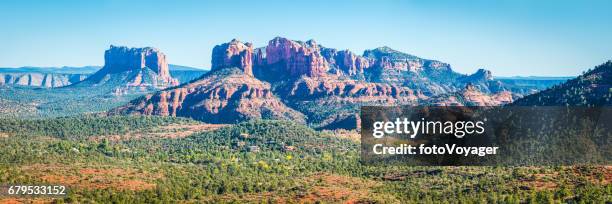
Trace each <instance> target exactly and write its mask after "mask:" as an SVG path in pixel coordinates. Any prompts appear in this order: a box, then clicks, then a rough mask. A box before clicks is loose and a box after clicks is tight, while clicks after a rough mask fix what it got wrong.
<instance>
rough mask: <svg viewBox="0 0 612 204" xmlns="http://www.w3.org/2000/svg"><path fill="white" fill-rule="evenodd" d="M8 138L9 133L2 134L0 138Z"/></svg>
mask: <svg viewBox="0 0 612 204" xmlns="http://www.w3.org/2000/svg"><path fill="white" fill-rule="evenodd" d="M8 137H9V134H8V133H4V132H0V138H8Z"/></svg>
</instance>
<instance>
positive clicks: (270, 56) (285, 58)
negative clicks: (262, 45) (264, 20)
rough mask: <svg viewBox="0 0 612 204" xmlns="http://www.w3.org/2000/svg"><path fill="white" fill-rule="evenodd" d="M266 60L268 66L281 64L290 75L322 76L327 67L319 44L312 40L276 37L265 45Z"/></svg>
mask: <svg viewBox="0 0 612 204" xmlns="http://www.w3.org/2000/svg"><path fill="white" fill-rule="evenodd" d="M266 60H267V64H268V66H272V65H276V66H282V67H283V68H284V71H286V72H287V73H288V74H289V76H290V77H299V76H301V75H306V76H309V77H318V76H324V75H325V74H326V72H327V70H328V69H329V66H328V63H327V61H326V60H325V58H323V56H322V55H321V53H320V51H319V46H318V45H317V44H316V42H314V41H313V40H310V41H307V42H306V43H300V42H296V41H292V40H289V39H287V38H281V37H276V38H274V39H272V40H271V41H270V42H269V43H268V46H267V47H266Z"/></svg>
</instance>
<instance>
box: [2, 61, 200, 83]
mask: <svg viewBox="0 0 612 204" xmlns="http://www.w3.org/2000/svg"><path fill="white" fill-rule="evenodd" d="M101 68H102V67H101V66H83V67H68V66H64V67H32V66H28V67H19V68H0V85H11V86H13V85H19V86H32V87H45V88H57V87H62V86H68V85H71V84H74V83H77V82H80V81H82V80H85V79H86V78H87V77H89V76H90V75H92V74H93V73H95V72H97V71H99V70H100V69H101ZM168 69H169V70H170V74H171V75H172V76H175V78H176V79H178V80H179V82H180V83H185V82H189V81H191V80H192V79H195V78H198V77H200V76H202V75H203V74H204V73H206V72H207V70H203V69H199V68H195V67H188V66H181V65H174V64H168Z"/></svg>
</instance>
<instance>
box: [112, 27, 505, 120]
mask: <svg viewBox="0 0 612 204" xmlns="http://www.w3.org/2000/svg"><path fill="white" fill-rule="evenodd" d="M111 50H113V48H112V47H111ZM141 51H144V52H142V53H143V54H138V53H141V52H136V54H133V53H132V52H130V49H126V48H122V49H119V50H117V51H116V52H113V51H107V54H109V53H110V54H112V55H111V56H113V57H114V56H115V55H118V56H123V57H119V59H124V61H120V60H117V61H115V62H114V64H111V65H112V66H111V67H116V68H117V69H122V68H123V67H126V66H128V67H138V66H140V67H143V66H148V65H147V62H148V61H149V60H151V61H153V62H162V61H163V60H160V59H164V57H163V56H157V57H155V55H153V57H151V58H147V56H150V54H148V53H149V51H148V50H146V51H145V50H141ZM117 53H118V54H117ZM133 55H136V56H137V57H133V58H132V56H133ZM125 56H128V57H125ZM138 56H140V57H138ZM211 62H212V69H211V70H212V71H211V72H209V73H207V74H206V75H205V76H203V77H202V78H200V79H198V80H196V81H192V82H191V83H189V84H184V85H181V86H179V87H175V88H172V89H167V90H164V91H160V92H157V93H155V94H149V95H147V96H145V97H142V98H139V99H137V100H135V101H132V102H131V103H130V104H128V105H126V106H124V107H120V108H117V109H115V110H113V111H112V112H114V113H132V114H144V115H172V116H184V117H191V118H195V119H199V120H202V121H206V122H213V123H228V122H229V123H232V122H239V121H244V120H250V119H258V118H266V119H289V120H294V121H304V122H308V123H311V124H312V123H317V124H318V125H320V127H325V128H338V127H340V128H355V127H356V124H355V123H356V122H357V121H359V118H358V115H357V111H358V110H357V109H351V108H346V107H351V106H352V105H357V106H358V105H400V104H403V105H418V104H423V103H428V102H431V103H436V104H448V105H466V104H461V101H469V102H473V103H470V104H478V105H499V104H504V103H509V102H511V101H512V98H513V96H512V94H511V93H509V92H503V91H504V89H503V88H500V87H495V88H491V87H492V85H495V81H494V80H492V78H491V73H490V72H489V71H486V70H479V71H478V72H477V73H475V74H473V75H463V74H459V73H456V72H454V71H453V70H452V69H451V67H450V65H449V64H446V63H443V62H439V61H435V60H427V59H422V58H418V57H416V56H413V55H409V54H405V53H402V52H399V51H396V50H393V49H391V48H388V47H380V48H376V49H372V50H366V51H365V52H364V54H363V55H357V54H355V53H353V52H351V51H349V50H341V51H338V50H336V49H332V48H326V47H323V46H321V45H319V44H317V43H316V42H315V41H314V40H309V41H306V42H301V41H293V40H289V39H287V38H282V37H276V38H274V39H272V40H270V41H269V43H268V45H267V46H266V47H262V48H253V45H252V44H251V43H243V42H241V41H239V40H236V39H234V40H231V41H230V42H228V43H224V44H221V45H217V46H215V47H214V48H213V52H212V60H211ZM152 67H154V70H156V73H161V72H163V71H162V70H161V69H158V68H162V69H163V65H159V64H157V65H152ZM467 84H470V87H469V89H466V88H465V87H466V85H467ZM494 92H495V93H494ZM439 93H448V94H447V96H448V97H449V98H448V100H446V99H447V98H439V97H435V96H438V94H439ZM452 94H454V95H452ZM457 96H459V97H461V100H453V99H452V97H457ZM357 106H355V107H357ZM321 107H326V108H325V109H321ZM304 114H305V115H306V116H307V117H305V116H304ZM306 119H309V120H306ZM315 120H316V121H315ZM334 123H335V124H334Z"/></svg>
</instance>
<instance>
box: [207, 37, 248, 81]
mask: <svg viewBox="0 0 612 204" xmlns="http://www.w3.org/2000/svg"><path fill="white" fill-rule="evenodd" d="M229 67H238V68H240V69H242V70H243V71H244V73H245V74H247V75H250V76H253V45H252V44H251V43H246V44H244V43H242V42H240V41H239V40H236V39H233V40H232V41H231V42H229V43H224V44H221V45H217V46H215V47H214V48H213V51H212V68H211V69H212V70H219V69H222V68H229Z"/></svg>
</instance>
